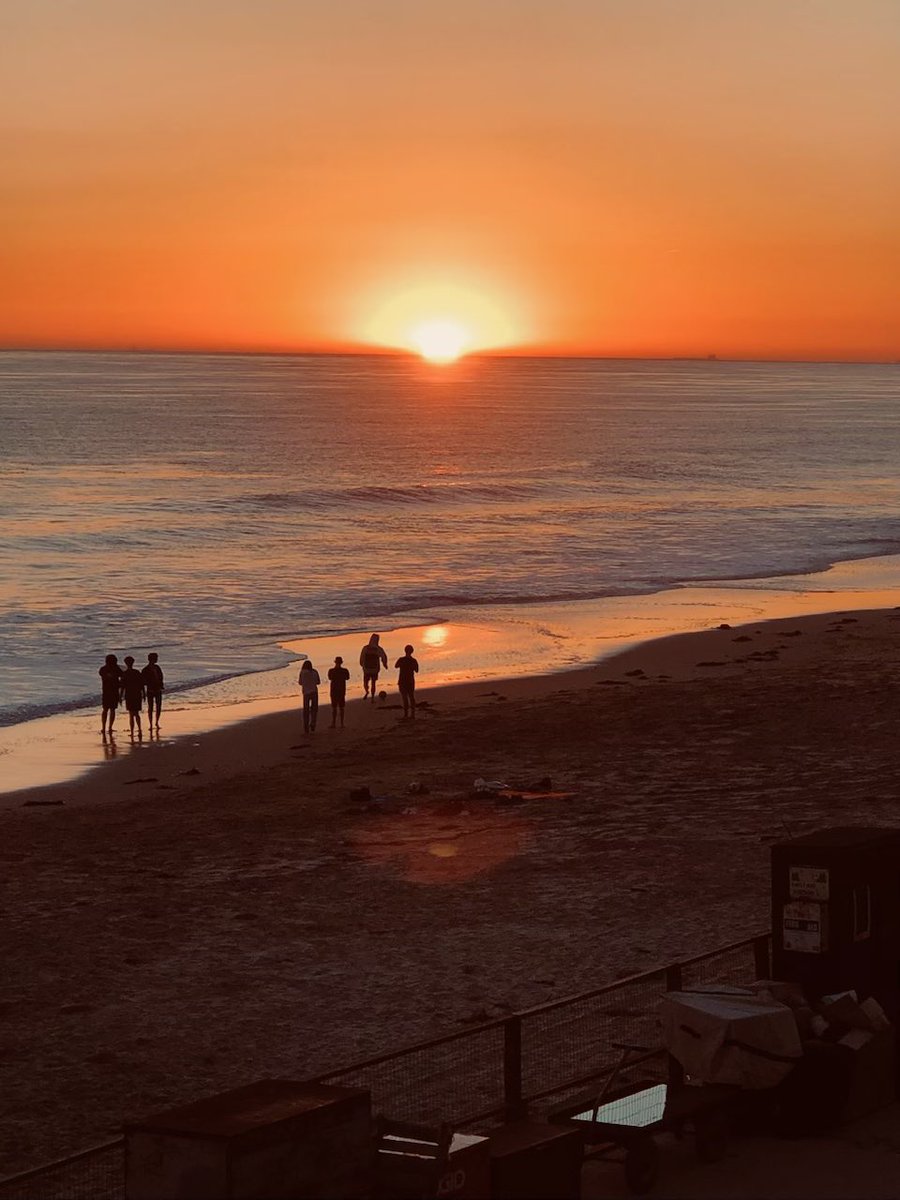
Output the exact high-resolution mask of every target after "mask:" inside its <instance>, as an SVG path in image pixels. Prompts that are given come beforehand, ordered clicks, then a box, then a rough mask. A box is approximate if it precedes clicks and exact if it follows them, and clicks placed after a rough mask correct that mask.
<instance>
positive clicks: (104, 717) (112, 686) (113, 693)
mask: <svg viewBox="0 0 900 1200" xmlns="http://www.w3.org/2000/svg"><path fill="white" fill-rule="evenodd" d="M97 674H98V675H99V676H100V678H101V680H102V681H103V682H102V684H101V688H102V697H101V704H102V707H103V711H102V713H101V716H100V732H101V733H102V734H103V735H104V736H105V735H106V732H107V728H106V726H107V721H108V722H109V732H110V733H112V731H113V722H114V721H115V719H116V709H117V708H118V707H119V700H120V698H121V695H122V668H121V667H120V666H119V660H118V659H117V658H116V656H115V655H114V654H107V656H106V661H105V662H104V664H103V666H102V667H101V668H100V670H99V671H98V672H97Z"/></svg>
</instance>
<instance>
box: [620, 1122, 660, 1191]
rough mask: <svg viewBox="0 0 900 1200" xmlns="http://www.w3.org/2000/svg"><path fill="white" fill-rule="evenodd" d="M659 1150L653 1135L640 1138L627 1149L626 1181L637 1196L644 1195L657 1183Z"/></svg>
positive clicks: (629, 1188)
mask: <svg viewBox="0 0 900 1200" xmlns="http://www.w3.org/2000/svg"><path fill="white" fill-rule="evenodd" d="M658 1174H659V1150H658V1149H657V1148H656V1142H654V1140H653V1138H652V1137H642V1138H638V1139H636V1140H635V1141H633V1142H632V1143H631V1145H630V1146H629V1147H628V1149H627V1150H626V1151H625V1182H626V1183H627V1184H628V1190H629V1191H630V1192H633V1193H634V1195H635V1196H643V1194H644V1193H645V1192H649V1191H650V1189H651V1188H652V1187H653V1185H654V1183H656V1177H657V1175H658Z"/></svg>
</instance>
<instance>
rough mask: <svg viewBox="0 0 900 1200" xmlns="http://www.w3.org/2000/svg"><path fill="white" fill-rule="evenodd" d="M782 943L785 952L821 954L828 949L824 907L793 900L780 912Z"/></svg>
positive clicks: (810, 902)
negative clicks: (797, 951)
mask: <svg viewBox="0 0 900 1200" xmlns="http://www.w3.org/2000/svg"><path fill="white" fill-rule="evenodd" d="M781 931H782V942H783V945H784V948H785V950H799V951H800V952H801V953H802V954H821V953H822V951H823V950H827V949H828V934H827V930H826V928H825V906H824V904H817V903H813V902H812V901H809V900H794V901H791V903H789V904H785V906H784V908H783V909H782V910H781Z"/></svg>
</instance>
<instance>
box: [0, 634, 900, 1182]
mask: <svg viewBox="0 0 900 1200" xmlns="http://www.w3.org/2000/svg"><path fill="white" fill-rule="evenodd" d="M747 639H749V640H747ZM422 698H423V699H426V700H428V701H430V707H429V708H428V709H427V710H425V711H422V712H421V714H420V717H419V719H418V720H417V721H416V722H415V723H406V724H404V723H402V722H399V721H398V719H397V718H398V716H399V713H398V711H397V710H396V708H394V707H393V706H383V707H380V706H376V708H375V709H374V710H373V709H370V708H366V709H364V708H363V704H362V702H361V701H355V702H354V703H353V704H351V706H350V708H349V709H348V722H349V723H350V724H351V725H352V726H353V728H352V729H351V728H348V729H347V731H345V733H344V734H343V735H341V734H331V733H330V731H329V730H327V729H324V728H320V730H319V732H318V733H317V734H316V735H315V737H314V738H310V739H304V738H303V735H302V734H301V733H299V732H298V719H297V717H296V715H294V714H290V715H289V716H284V715H282V716H275V717H267V718H265V719H263V720H261V721H257V722H252V723H248V724H247V725H245V726H240V727H238V728H236V729H231V730H226V731H223V732H221V733H217V734H210V735H206V736H205V737H202V738H199V739H194V740H190V739H189V740H186V741H185V742H182V743H177V744H175V745H174V746H171V747H168V748H166V747H161V748H160V749H159V753H157V755H156V757H155V759H154V763H155V766H154V771H155V778H154V779H153V780H152V781H150V782H146V783H130V782H128V781H129V780H130V779H133V778H134V769H133V762H132V763H131V765H130V766H129V763H128V762H127V761H126V762H117V763H114V764H110V765H109V766H108V767H104V768H103V769H102V770H101V771H99V772H95V773H94V774H93V775H91V776H89V777H88V778H87V779H86V780H83V781H80V782H79V783H77V784H74V785H67V786H65V787H59V788H53V789H45V790H44V791H42V792H41V793H40V794H37V793H34V794H24V793H20V794H18V795H15V796H12V797H7V801H8V807H7V808H6V809H5V810H4V811H2V812H0V863H2V869H3V884H2V898H0V903H2V912H3V925H2V930H3V932H2V946H0V953H2V957H0V962H2V978H0V1070H2V1079H3V1087H2V1096H0V1106H2V1125H3V1138H2V1157H0V1172H9V1171H13V1170H15V1169H17V1168H20V1167H25V1166H29V1165H32V1164H35V1163H37V1162H40V1161H42V1160H44V1159H47V1158H50V1157H55V1156H57V1155H59V1154H63V1153H65V1152H67V1151H69V1150H74V1149H78V1148H80V1147H82V1146H84V1145H87V1144H90V1143H91V1142H93V1141H97V1140H102V1139H103V1138H104V1137H106V1136H108V1135H111V1134H115V1133H116V1132H117V1131H118V1129H119V1127H120V1124H121V1122H122V1120H123V1118H124V1117H126V1116H136V1115H140V1114H142V1113H144V1112H147V1111H150V1110H153V1109H156V1108H159V1107H161V1106H165V1105H169V1104H172V1103H175V1102H178V1101H183V1100H189V1099H191V1098H194V1097H198V1096H201V1095H204V1094H207V1093H209V1092H211V1091H214V1090H217V1089H221V1088H225V1087H230V1086H234V1085H237V1084H240V1083H245V1082H248V1081H250V1080H253V1079H255V1078H258V1077H261V1076H266V1075H293V1076H299V1077H302V1076H304V1075H309V1074H313V1073H317V1072H321V1071H323V1070H325V1069H328V1068H331V1067H334V1066H338V1065H340V1064H342V1063H345V1062H347V1061H349V1060H352V1059H353V1058H357V1057H362V1056H365V1055H369V1054H375V1053H378V1052H380V1051H382V1050H387V1049H390V1048H391V1047H392V1046H395V1045H398V1044H404V1043H407V1042H409V1041H412V1040H415V1039H418V1038H423V1037H426V1036H429V1035H434V1034H438V1033H442V1032H446V1031H452V1030H454V1029H458V1028H460V1027H461V1024H460V1023H462V1022H475V1021H477V1020H479V1019H485V1018H487V1017H490V1016H495V1015H503V1014H504V1013H506V1012H508V1011H510V1010H511V1009H516V1008H520V1007H524V1006H527V1005H532V1004H538V1003H541V1002H542V1001H546V1000H550V999H553V998H557V997H560V996H564V995H567V994H569V993H572V992H576V991H578V990H580V989H584V988H588V987H591V986H593V985H596V984H598V983H601V982H603V981H605V980H612V979H615V978H616V977H619V976H622V975H626V974H628V973H631V972H635V971H638V970H641V969H643V968H646V967H650V966H653V965H656V964H657V963H661V962H665V961H669V960H671V959H673V958H677V957H679V956H687V955H690V954H694V953H698V952H700V951H702V950H705V949H711V948H713V947H715V946H716V945H717V944H720V943H724V942H727V941H731V940H733V939H736V938H738V937H741V936H743V935H750V934H752V933H755V932H757V931H759V930H761V929H765V928H766V925H767V920H768V912H767V906H768V853H769V852H768V847H769V844H770V843H771V842H773V841H777V840H779V839H781V838H783V837H785V836H786V835H788V834H795V833H798V832H802V831H803V830H805V829H809V828H814V827H816V826H819V825H823V824H843V823H859V824H865V823H876V824H891V825H895V824H900V737H898V736H897V725H898V709H900V613H896V612H890V611H884V612H875V613H852V614H847V613H843V614H837V615H834V616H829V617H813V618H805V619H802V620H788V621H784V620H781V621H776V622H770V623H768V624H766V625H757V626H752V625H751V626H748V627H746V628H745V629H733V630H714V631H711V632H709V633H706V634H699V635H687V636H685V637H682V638H673V639H668V640H666V641H664V642H658V643H652V644H649V645H648V646H645V647H643V648H641V649H639V650H634V651H630V652H628V654H626V655H624V656H622V657H620V658H618V659H614V660H610V661H608V662H607V663H605V664H603V665H602V666H600V667H596V668H593V669H590V670H586V671H581V672H577V673H573V674H571V675H567V676H557V677H555V678H544V679H539V680H532V681H517V682H515V683H510V684H504V685H497V684H488V685H477V686H468V687H465V688H458V689H447V690H445V691H441V692H438V691H434V692H431V693H429V692H428V691H427V690H423V692H422ZM322 716H323V721H322V724H323V725H324V724H327V719H328V710H327V708H325V709H324V710H323V713H322ZM293 747H300V748H293ZM194 769H196V770H197V771H198V772H199V773H197V774H183V772H186V771H192V770H194ZM544 775H549V776H551V778H552V780H553V783H554V786H555V787H557V788H559V789H562V790H565V791H571V792H574V795H573V796H572V797H570V798H568V799H537V800H533V801H529V802H526V803H524V804H522V805H516V806H512V807H504V806H498V805H497V804H496V803H495V802H494V801H493V800H492V799H472V798H471V797H470V796H469V795H468V793H469V791H470V789H471V785H472V782H473V780H474V779H475V777H476V776H484V777H488V778H503V779H514V780H517V781H521V782H525V783H527V782H530V781H533V780H535V779H539V778H540V777H542V776H544ZM412 781H419V782H423V783H425V784H426V785H427V786H428V788H429V789H430V791H429V794H428V795H422V796H418V795H417V796H410V795H408V794H407V788H408V785H409V784H410V782H412ZM362 784H367V785H368V786H369V787H370V788H371V790H372V792H373V793H375V794H376V795H382V796H385V797H388V800H387V801H386V802H385V803H383V804H380V805H376V806H375V809H376V810H375V811H369V809H368V807H367V806H365V805H360V804H358V803H356V802H351V801H350V800H349V798H348V793H349V791H350V789H351V788H355V787H358V786H360V785H362ZM34 799H42V800H47V799H64V800H65V805H64V806H58V807H57V806H55V807H45V806H27V807H26V806H25V802H26V801H27V800H34Z"/></svg>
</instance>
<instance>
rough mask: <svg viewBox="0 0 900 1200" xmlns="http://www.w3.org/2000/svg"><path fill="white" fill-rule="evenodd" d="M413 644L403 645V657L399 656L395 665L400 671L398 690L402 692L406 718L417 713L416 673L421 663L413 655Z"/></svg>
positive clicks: (401, 696) (412, 716)
mask: <svg viewBox="0 0 900 1200" xmlns="http://www.w3.org/2000/svg"><path fill="white" fill-rule="evenodd" d="M412 654H413V648H412V646H404V647H403V657H402V658H398V659H397V661H396V662H395V663H394V666H395V667H396V668H397V670H398V671H399V675H398V676H397V690H398V691H399V693H400V699H401V700H402V701H403V718H404V720H406V719H407V718H408V717H409V718H414V717H415V715H416V675H417V674H418V672H419V664H418V663H417V662H416V660H415V659H414V658H413V656H412Z"/></svg>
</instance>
